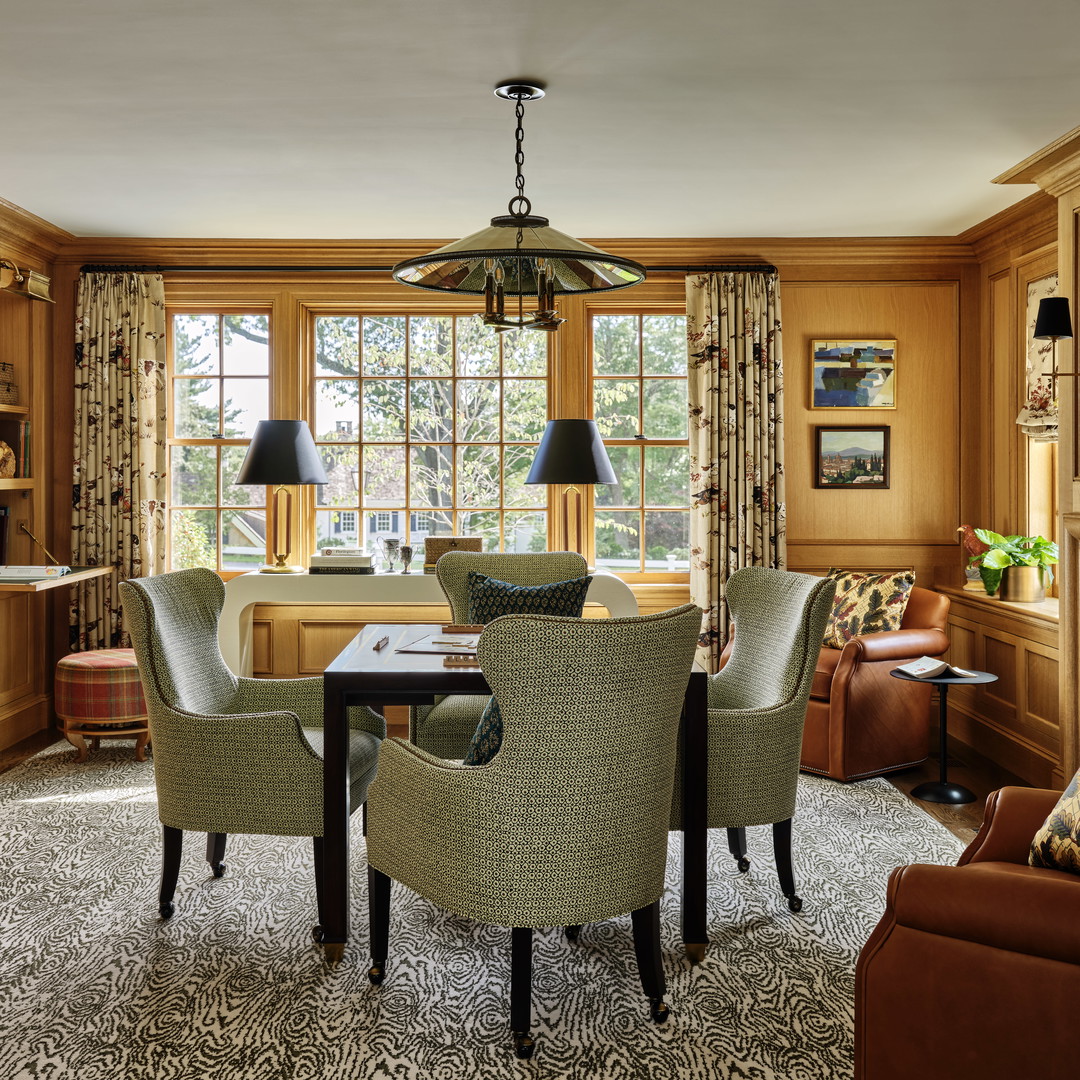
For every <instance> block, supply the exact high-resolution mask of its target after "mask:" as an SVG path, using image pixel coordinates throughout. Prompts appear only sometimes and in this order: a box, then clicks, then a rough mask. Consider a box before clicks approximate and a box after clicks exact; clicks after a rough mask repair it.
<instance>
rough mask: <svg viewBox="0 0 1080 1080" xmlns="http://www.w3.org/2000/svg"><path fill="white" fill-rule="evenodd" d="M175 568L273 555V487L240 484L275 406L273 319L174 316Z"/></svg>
mask: <svg viewBox="0 0 1080 1080" xmlns="http://www.w3.org/2000/svg"><path fill="white" fill-rule="evenodd" d="M170 323H171V325H170V331H171V332H170V337H169V353H170V366H171V371H172V381H171V388H172V397H171V401H170V418H169V423H170V433H171V435H170V439H169V477H170V510H169V566H170V568H171V569H173V570H178V569H182V568H185V567H190V566H206V567H209V568H211V569H213V570H251V569H253V568H254V567H256V566H259V565H260V564H262V563H263V562H265V552H266V489H265V488H262V487H250V486H244V487H238V486H237V485H235V484H234V483H233V481H234V480H235V479H236V474H237V473H238V472H239V471H240V465H241V464H242V462H243V460H244V455H245V454H246V452H247V444H248V441H249V440H250V439H251V436H252V434H253V432H254V430H255V425H256V423H257V422H258V421H259V420H265V419H266V418H267V417H268V416H269V415H270V413H269V406H270V346H269V336H270V319H269V316H268V315H264V314H263V315H260V314H221V313H218V314H173V315H172V316H171V320H170Z"/></svg>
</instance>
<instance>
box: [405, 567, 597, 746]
mask: <svg viewBox="0 0 1080 1080" xmlns="http://www.w3.org/2000/svg"><path fill="white" fill-rule="evenodd" d="M586 569H587V564H586V562H585V559H584V558H583V557H582V556H581V555H579V554H578V553H577V552H576V551H540V552H535V553H528V554H516V553H513V552H477V551H448V552H447V553H446V554H445V555H443V556H442V557H441V558H440V559H439V561H438V562H437V563H436V564H435V577H436V579H437V580H438V582H439V585H440V586H441V587H442V591H443V593H444V594H445V596H446V602H447V603H448V604H449V605H450V618H451V621H453V622H455V623H468V622H469V621H470V618H469V571H470V570H472V571H475V572H476V573H478V574H487V575H488V576H489V577H493V578H498V579H499V580H500V581H508V582H510V584H511V585H550V584H551V583H553V582H556V581H567V580H569V579H571V578H579V577H583V576H584V574H585V571H586ZM487 702H488V699H487V697H485V696H483V695H479V694H453V695H450V696H448V697H440V698H438V699H437V700H436V702H435V704H434V705H413V706H411V707H410V709H409V741H410V742H414V743H416V745H417V746H419V747H420V748H421V749H423V750H427V751H428V752H429V753H432V754H435V755H436V756H437V757H442V758H456V759H460V758H463V757H464V756H465V754H466V753H467V752H468V749H469V744H470V742H471V741H472V737H473V735H474V733H475V732H476V726H477V724H479V723H480V718H481V716H482V715H483V712H484V707H485V706H486V705H487Z"/></svg>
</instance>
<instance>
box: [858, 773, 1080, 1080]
mask: <svg viewBox="0 0 1080 1080" xmlns="http://www.w3.org/2000/svg"><path fill="white" fill-rule="evenodd" d="M1059 795H1060V792H1056V791H1042V790H1037V789H1033V788H1002V789H1001V790H1000V791H996V792H994V793H993V794H992V795H991V796H990V798H989V799H988V800H987V804H986V816H985V820H984V823H983V827H982V829H981V831H980V832H979V835H978V836H977V837H976V838H975V840H974V841H972V843H971V844H970V845H969V846H968V848H967V850H966V851H965V852H964V853H963V855H962V856H961V857H960V861H959V864H958V865H957V866H922V865H918V866H903V867H900V868H899V869H897V870H894V871H893V873H892V876H891V877H890V879H889V888H888V900H887V907H886V910H885V914H884V916H882V919H881V921H880V922H879V923H878V925H877V928H876V929H875V930H874V932H873V934H871V936H870V939H869V940H868V941H867V943H866V945H865V946H864V948H863V950H862V952H861V954H860V956H859V962H858V966H857V968H856V973H855V1080H912V1077H923V1078H926V1080H936V1078H941V1080H945V1078H948V1080H1016V1078H1017V1077H1038V1080H1066V1078H1068V1080H1074V1078H1075V1077H1076V1069H1077V1065H1076V1057H1077V1051H1076V1034H1075V1029H1076V1024H1075V1019H1074V1017H1075V1011H1076V1008H1075V1007H1076V1002H1077V1001H1078V1000H1080V919H1078V918H1077V917H1076V914H1077V912H1078V911H1080V875H1077V874H1071V873H1065V872H1062V871H1060V870H1048V869H1043V868H1040V867H1032V866H1028V865H1027V854H1028V847H1029V845H1030V844H1031V840H1032V837H1033V836H1034V835H1035V833H1036V832H1037V831H1038V829H1039V827H1040V826H1041V825H1042V823H1043V821H1044V820H1045V819H1046V816H1047V815H1048V814H1049V813H1050V811H1051V809H1052V808H1053V806H1054V804H1055V802H1056V801H1057V799H1058V797H1059Z"/></svg>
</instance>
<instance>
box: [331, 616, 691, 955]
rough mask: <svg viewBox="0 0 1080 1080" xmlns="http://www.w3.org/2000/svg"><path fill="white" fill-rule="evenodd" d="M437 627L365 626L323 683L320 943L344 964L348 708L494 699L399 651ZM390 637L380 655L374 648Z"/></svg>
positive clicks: (462, 672)
mask: <svg viewBox="0 0 1080 1080" xmlns="http://www.w3.org/2000/svg"><path fill="white" fill-rule="evenodd" d="M441 629H442V628H441V627H440V626H438V625H430V626H428V625H400V624H399V625H385V626H380V625H371V626H366V627H365V628H364V629H363V630H362V631H361V632H360V633H359V634H358V635H357V636H356V637H355V638H354V639H353V640H352V641H351V642H350V643H349V644H348V645H347V646H346V647H345V649H344V650H343V651H342V652H341V654H340V655H339V656H338V657H337V658H336V659H335V660H334V661H333V662H332V663H331V664H330V666H329V667H328V668H327V669H326V673H325V675H324V676H323V685H324V691H323V693H324V699H323V708H324V721H323V723H324V737H323V738H324V742H323V747H324V749H323V870H322V895H323V910H322V914H321V916H320V927H321V932H320V940H321V941H322V944H323V948H324V950H325V954H326V958H327V960H329V961H330V962H331V963H336V962H337V961H339V960H340V959H341V957H342V955H343V954H344V950H345V943H346V942H347V941H348V939H349V820H350V815H349V810H350V807H349V757H348V723H347V720H346V712H345V710H346V708H347V707H348V706H349V705H370V706H372V707H373V708H376V709H381V708H383V707H385V706H387V705H429V704H431V702H432V701H433V700H434V697H435V695H436V694H490V693H491V691H490V689H489V688H488V684H487V681H486V680H485V678H484V673H483V672H482V671H481V670H480V668H478V667H476V668H447V667H444V666H443V657H442V656H441V655H437V654H428V653H400V652H398V651H397V649H398V648H399V647H400V646H402V645H405V644H407V643H409V642H411V641H415V640H417V639H418V638H420V637H423V636H424V635H425V634H436V633H439V632H440V631H441ZM383 637H386V638H389V641H388V643H387V644H386V646H384V647H383V648H382V649H380V650H376V649H375V648H374V645H375V644H376V642H378V641H379V640H380V639H381V638H383ZM707 688H708V676H707V674H706V672H705V671H704V670H703V669H702V668H698V667H695V668H694V670H693V671H692V672H691V675H690V681H689V683H688V684H687V688H686V701H685V705H684V709H683V719H682V740H681V745H682V753H683V762H682V766H683V824H684V826H685V827H684V829H683V887H682V934H683V944H684V946H685V948H686V953H687V956H688V957H689V958H690V960H691V962H692V963H697V962H699V961H700V960H702V959H703V958H704V956H705V947H706V944H707V942H708V939H707V937H706V933H705V899H706V892H707V876H706V854H707V841H708V829H707V827H706V817H705V803H706V750H707V745H708V743H707V730H706V721H707V715H706V713H707Z"/></svg>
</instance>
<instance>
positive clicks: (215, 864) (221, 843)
mask: <svg viewBox="0 0 1080 1080" xmlns="http://www.w3.org/2000/svg"><path fill="white" fill-rule="evenodd" d="M227 839H228V835H227V834H226V833H221V832H208V833H207V834H206V861H207V862H208V863H209V864H210V869H211V870H212V871H213V872H214V877H221V875H222V874H224V873H225V864H224V863H223V862H222V861H221V860H222V859H224V858H225V841H226V840H227Z"/></svg>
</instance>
